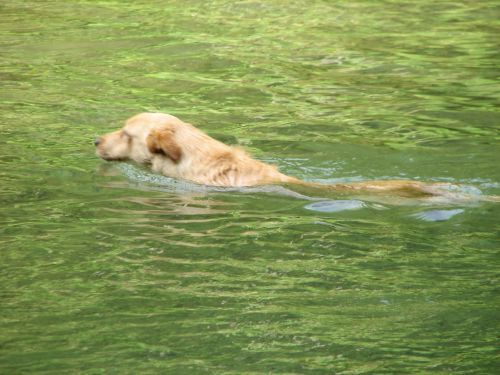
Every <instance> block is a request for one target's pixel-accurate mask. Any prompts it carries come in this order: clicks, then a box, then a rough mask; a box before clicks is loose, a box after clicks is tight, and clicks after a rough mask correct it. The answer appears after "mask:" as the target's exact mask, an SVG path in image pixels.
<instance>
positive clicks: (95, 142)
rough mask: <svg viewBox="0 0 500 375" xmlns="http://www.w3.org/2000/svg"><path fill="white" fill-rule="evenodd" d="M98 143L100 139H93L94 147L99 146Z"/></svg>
mask: <svg viewBox="0 0 500 375" xmlns="http://www.w3.org/2000/svg"><path fill="white" fill-rule="evenodd" d="M100 143H101V138H100V137H99V138H96V139H95V141H94V144H95V145H96V146H99V144H100Z"/></svg>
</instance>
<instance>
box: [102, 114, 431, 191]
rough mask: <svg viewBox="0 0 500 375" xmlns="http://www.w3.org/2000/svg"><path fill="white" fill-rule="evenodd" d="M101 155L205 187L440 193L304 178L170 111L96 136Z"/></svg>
mask: <svg viewBox="0 0 500 375" xmlns="http://www.w3.org/2000/svg"><path fill="white" fill-rule="evenodd" d="M95 145H96V148H97V151H96V152H97V155H98V156H100V157H101V158H103V159H104V160H120V161H124V160H132V161H135V162H136V163H139V164H146V165H150V166H151V168H152V170H153V171H155V172H157V173H161V174H163V175H165V176H168V177H173V178H177V179H183V180H188V181H191V182H195V183H198V184H203V185H212V186H224V187H244V186H256V185H266V184H293V185H302V186H304V185H305V186H310V187H315V188H318V187H319V188H324V189H328V190H335V191H339V192H342V191H343V192H371V193H373V192H378V193H389V194H396V195H398V196H402V197H429V196H432V195H436V194H438V195H439V194H440V193H439V192H438V191H437V190H436V189H435V187H437V186H439V184H424V183H422V182H417V181H407V180H393V181H370V182H359V183H349V184H347V183H346V184H335V185H323V184H318V183H311V182H305V181H302V180H299V179H297V178H295V177H291V176H287V175H285V174H283V173H281V172H279V171H278V169H277V168H276V167H275V166H274V165H270V164H267V163H264V162H261V161H258V160H255V159H253V158H252V157H251V156H250V155H249V154H247V153H246V152H245V151H244V150H242V149H240V148H237V147H231V146H228V145H226V144H224V143H221V142H219V141H217V140H216V139H214V138H212V137H210V136H208V135H207V134H205V133H204V132H202V131H201V130H199V129H197V128H196V127H194V126H193V125H191V124H188V123H186V122H184V121H181V120H180V119H178V118H177V117H175V116H172V115H168V114H164V113H141V114H138V115H136V116H134V117H132V118H130V119H129V120H127V122H126V124H125V126H124V127H123V128H122V129H120V130H118V131H115V132H113V133H109V134H106V135H103V136H101V137H99V138H97V139H96V140H95Z"/></svg>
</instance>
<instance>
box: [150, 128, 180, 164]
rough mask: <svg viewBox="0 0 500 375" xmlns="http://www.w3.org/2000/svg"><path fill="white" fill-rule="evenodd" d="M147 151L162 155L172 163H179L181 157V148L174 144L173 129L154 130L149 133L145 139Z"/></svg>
mask: <svg viewBox="0 0 500 375" xmlns="http://www.w3.org/2000/svg"><path fill="white" fill-rule="evenodd" d="M146 142H147V145H148V149H149V151H150V152H152V153H154V154H164V155H166V156H168V157H169V158H170V159H172V161H173V162H174V163H177V162H179V159H180V158H181V156H182V152H181V148H180V147H179V145H178V144H177V142H175V139H174V130H173V129H168V128H164V129H155V130H152V131H151V133H149V135H148V138H147V139H146Z"/></svg>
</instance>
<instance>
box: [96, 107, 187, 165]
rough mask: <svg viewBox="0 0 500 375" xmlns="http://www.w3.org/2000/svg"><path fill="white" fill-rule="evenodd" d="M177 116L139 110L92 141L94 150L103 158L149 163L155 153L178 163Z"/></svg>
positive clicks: (180, 152)
mask: <svg viewBox="0 0 500 375" xmlns="http://www.w3.org/2000/svg"><path fill="white" fill-rule="evenodd" d="M185 125H186V124H184V123H183V122H182V121H181V120H179V119H178V118H177V117H174V116H171V115H166V114H163V113H141V114H139V115H137V116H134V117H132V118H130V119H129V120H127V122H126V124H125V126H124V127H123V128H122V129H120V130H118V131H115V132H112V133H108V134H105V135H103V136H101V137H98V138H97V139H96V140H95V145H96V153H97V155H98V156H100V157H101V158H103V159H104V160H117V161H123V160H133V161H135V162H137V163H140V164H147V163H150V162H151V160H152V158H153V157H154V156H155V155H159V154H160V155H162V156H165V157H167V158H169V159H170V160H171V161H172V162H173V163H178V162H179V161H180V159H181V157H182V150H181V146H180V144H179V140H178V139H177V138H178V137H177V133H179V132H180V131H182V127H183V126H185Z"/></svg>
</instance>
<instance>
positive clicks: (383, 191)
mask: <svg viewBox="0 0 500 375" xmlns="http://www.w3.org/2000/svg"><path fill="white" fill-rule="evenodd" d="M287 182H288V183H291V184H293V185H299V186H302V187H304V188H306V189H314V190H316V189H319V190H321V191H327V192H331V193H334V194H336V195H364V194H370V195H373V194H374V195H385V196H388V195H389V196H394V197H400V198H413V199H424V200H425V199H431V200H432V199H436V200H443V201H448V202H479V201H483V202H500V196H496V195H482V194H481V192H480V191H479V189H477V188H474V187H471V186H469V187H467V186H465V185H456V184H450V183H424V182H420V181H411V180H375V181H364V182H353V183H339V184H321V183H318V182H308V181H302V180H299V179H297V178H294V177H292V178H291V179H290V180H289V181H287Z"/></svg>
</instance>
